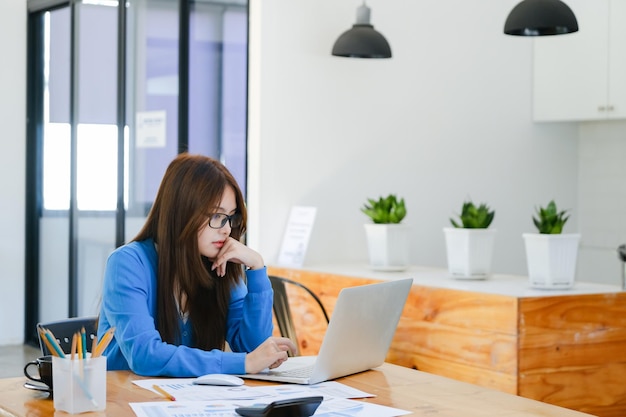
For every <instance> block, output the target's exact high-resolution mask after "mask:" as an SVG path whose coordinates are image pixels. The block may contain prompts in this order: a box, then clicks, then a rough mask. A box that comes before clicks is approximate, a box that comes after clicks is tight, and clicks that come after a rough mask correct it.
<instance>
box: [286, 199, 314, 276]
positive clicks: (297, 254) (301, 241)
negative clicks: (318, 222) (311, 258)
mask: <svg viewBox="0 0 626 417" xmlns="http://www.w3.org/2000/svg"><path fill="white" fill-rule="evenodd" d="M316 212H317V208H316V207H302V206H294V207H292V208H291V212H290V214H289V220H288V222H287V228H286V229H285V234H284V235H283V242H282V245H281V248H280V253H279V254H278V262H277V263H278V265H282V266H291V267H296V268H299V267H301V266H302V265H303V264H304V257H305V255H306V250H307V248H308V245H309V238H310V237H311V231H312V229H313V223H314V222H315V214H316Z"/></svg>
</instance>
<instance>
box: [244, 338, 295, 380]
mask: <svg viewBox="0 0 626 417" xmlns="http://www.w3.org/2000/svg"><path fill="white" fill-rule="evenodd" d="M288 351H290V352H292V353H294V354H295V353H296V352H297V347H296V345H295V344H294V343H293V342H292V341H291V339H289V338H287V337H269V338H267V339H266V340H265V342H263V343H261V344H260V345H259V347H257V348H256V349H254V350H253V351H252V352H250V353H248V354H247V355H246V373H247V374H256V373H258V372H261V371H262V370H263V369H265V368H270V369H274V368H276V367H278V366H280V365H281V364H282V363H283V362H285V361H286V360H287V357H288V355H287V352H288Z"/></svg>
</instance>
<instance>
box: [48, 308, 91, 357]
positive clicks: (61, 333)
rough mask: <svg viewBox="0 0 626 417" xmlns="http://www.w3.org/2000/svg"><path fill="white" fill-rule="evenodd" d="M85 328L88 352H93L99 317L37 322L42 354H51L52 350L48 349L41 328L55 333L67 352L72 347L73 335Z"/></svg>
mask: <svg viewBox="0 0 626 417" xmlns="http://www.w3.org/2000/svg"><path fill="white" fill-rule="evenodd" d="M83 327H84V328H85V333H86V335H87V346H86V349H87V352H91V346H92V343H93V342H92V340H93V339H95V338H96V337H97V328H98V317H95V316H91V317H73V318H69V319H65V320H58V321H52V322H49V323H38V324H37V336H38V337H39V347H40V348H41V354H42V355H44V356H45V355H50V354H52V352H50V350H49V349H48V346H46V344H45V342H44V341H43V340H42V339H41V330H42V329H47V330H50V331H51V332H52V334H54V337H55V338H56V339H57V342H58V343H59V346H61V349H62V350H63V352H65V353H69V352H70V350H71V348H72V336H73V335H74V333H76V332H80V331H81V329H82V328H83Z"/></svg>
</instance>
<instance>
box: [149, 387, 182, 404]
mask: <svg viewBox="0 0 626 417" xmlns="http://www.w3.org/2000/svg"><path fill="white" fill-rule="evenodd" d="M152 388H154V390H155V391H156V392H158V393H159V394H161V395H162V396H164V397H165V398H167V399H168V400H170V401H176V398H174V396H173V395H172V394H170V393H169V392H167V391H165V390H164V389H163V388H161V387H160V386H158V385H153V386H152Z"/></svg>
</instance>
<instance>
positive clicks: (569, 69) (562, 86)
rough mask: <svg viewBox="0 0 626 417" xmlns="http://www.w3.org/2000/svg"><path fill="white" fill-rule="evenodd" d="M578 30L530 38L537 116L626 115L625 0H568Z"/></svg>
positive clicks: (564, 118) (556, 118)
mask: <svg viewBox="0 0 626 417" xmlns="http://www.w3.org/2000/svg"><path fill="white" fill-rule="evenodd" d="M567 4H568V5H569V6H570V7H571V8H572V10H573V11H574V13H575V14H576V17H577V19H578V24H579V31H578V32H576V33H572V34H568V35H559V36H542V37H537V38H534V39H533V43H534V45H533V47H534V62H533V66H534V71H533V74H534V79H533V116H534V119H535V121H584V120H604V119H622V118H626V25H624V22H625V21H626V0H594V1H589V0H568V1H567Z"/></svg>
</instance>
